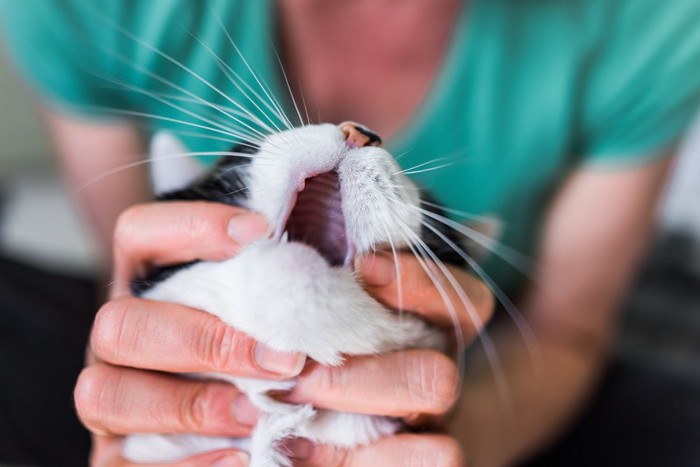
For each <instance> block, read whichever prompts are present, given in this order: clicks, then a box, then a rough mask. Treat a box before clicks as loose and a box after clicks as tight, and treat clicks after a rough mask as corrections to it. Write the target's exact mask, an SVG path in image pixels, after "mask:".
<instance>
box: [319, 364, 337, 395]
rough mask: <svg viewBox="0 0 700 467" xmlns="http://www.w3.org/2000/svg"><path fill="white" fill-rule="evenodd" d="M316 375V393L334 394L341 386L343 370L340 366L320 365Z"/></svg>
mask: <svg viewBox="0 0 700 467" xmlns="http://www.w3.org/2000/svg"><path fill="white" fill-rule="evenodd" d="M320 370H321V371H319V372H318V373H317V376H316V381H315V382H316V391H317V393H318V394H334V393H336V391H337V390H338V388H339V387H342V381H341V378H342V375H343V372H342V370H341V368H340V367H321V368H320Z"/></svg>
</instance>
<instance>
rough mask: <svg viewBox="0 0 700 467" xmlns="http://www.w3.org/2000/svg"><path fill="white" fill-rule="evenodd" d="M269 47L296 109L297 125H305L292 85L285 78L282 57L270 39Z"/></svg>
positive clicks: (285, 73)
mask: <svg viewBox="0 0 700 467" xmlns="http://www.w3.org/2000/svg"><path fill="white" fill-rule="evenodd" d="M270 47H272V50H273V52H274V53H275V57H276V58H277V63H278V64H279V67H280V71H281V72H282V77H284V83H285V84H286V86H287V91H288V92H289V99H290V100H291V101H292V104H293V105H294V110H296V113H297V117H298V118H299V125H302V126H303V125H306V123H304V119H303V118H302V117H301V112H300V111H299V106H298V105H297V101H296V99H295V98H294V93H293V92H292V87H291V86H290V84H289V78H287V72H286V71H285V70H284V65H282V59H281V58H280V55H279V53H277V49H276V48H275V46H274V44H273V43H272V41H270Z"/></svg>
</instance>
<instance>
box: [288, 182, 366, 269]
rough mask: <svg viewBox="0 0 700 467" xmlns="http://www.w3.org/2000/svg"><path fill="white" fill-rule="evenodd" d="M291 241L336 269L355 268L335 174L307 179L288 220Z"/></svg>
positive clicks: (338, 183) (338, 184)
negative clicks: (321, 256)
mask: <svg viewBox="0 0 700 467" xmlns="http://www.w3.org/2000/svg"><path fill="white" fill-rule="evenodd" d="M285 230H286V231H287V234H288V240H289V241H296V242H302V243H305V244H307V245H309V246H312V247H313V248H315V249H316V250H317V251H318V252H319V253H320V254H321V255H323V257H324V258H326V259H327V260H328V262H329V263H330V264H332V265H334V266H342V265H347V264H352V257H351V256H352V253H351V252H350V249H351V248H350V247H349V242H348V238H347V235H346V231H345V217H344V216H343V210H342V206H341V199H340V182H339V180H338V174H337V173H336V172H335V171H331V172H326V173H323V174H320V175H316V176H314V177H310V178H307V179H306V181H305V185H304V189H303V190H302V191H300V192H299V193H298V194H297V199H296V204H295V205H294V208H292V212H291V214H290V215H289V219H288V220H287V225H286V229H285Z"/></svg>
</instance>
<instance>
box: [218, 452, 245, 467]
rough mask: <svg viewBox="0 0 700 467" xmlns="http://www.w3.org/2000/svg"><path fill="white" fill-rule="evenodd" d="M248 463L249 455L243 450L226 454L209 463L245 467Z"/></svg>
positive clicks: (229, 466)
mask: <svg viewBox="0 0 700 467" xmlns="http://www.w3.org/2000/svg"><path fill="white" fill-rule="evenodd" d="M247 465H250V456H249V455H248V454H246V453H245V452H237V453H235V454H226V455H225V456H222V457H219V458H218V459H216V460H215V461H214V462H212V463H211V467H245V466H247Z"/></svg>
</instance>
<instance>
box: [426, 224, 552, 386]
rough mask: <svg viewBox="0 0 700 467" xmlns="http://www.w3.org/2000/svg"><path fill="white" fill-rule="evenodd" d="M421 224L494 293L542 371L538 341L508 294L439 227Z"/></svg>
mask: <svg viewBox="0 0 700 467" xmlns="http://www.w3.org/2000/svg"><path fill="white" fill-rule="evenodd" d="M422 225H423V226H424V227H426V228H427V229H429V230H430V231H431V232H433V233H434V234H435V235H437V236H438V237H439V238H440V239H441V240H442V241H443V242H445V244H446V245H447V246H449V247H450V248H451V249H452V250H453V251H454V252H455V253H457V255H459V257H460V258H462V259H463V260H464V261H465V262H466V263H467V264H468V265H469V267H471V268H472V269H473V270H474V272H475V273H476V274H477V276H478V277H479V278H480V279H481V280H482V281H484V283H485V284H486V285H487V286H488V288H489V289H490V290H491V292H492V293H493V294H494V296H495V297H496V299H497V300H498V301H499V302H500V303H501V304H502V305H503V307H504V308H505V309H506V311H507V313H508V315H509V316H510V318H511V319H512V320H513V322H514V323H515V326H516V327H517V328H518V332H520V335H521V336H522V337H523V340H524V341H525V345H526V347H527V350H528V353H529V354H530V359H531V360H532V362H533V366H534V368H535V371H536V373H537V374H541V372H542V351H541V349H540V345H539V341H538V340H537V336H536V335H535V333H534V331H533V330H532V328H531V327H530V325H529V324H528V322H527V320H526V319H525V317H524V316H523V314H522V313H521V312H520V311H519V310H518V308H517V307H516V306H515V304H514V303H513V302H512V301H511V300H510V299H509V298H508V296H507V295H506V294H505V293H504V292H503V290H502V289H501V288H500V287H498V285H497V284H496V283H495V282H494V280H493V279H491V277H490V276H489V275H488V274H487V273H486V271H485V270H484V269H483V268H482V267H481V266H479V263H477V262H476V261H475V260H474V258H472V257H471V256H469V255H468V254H467V253H466V252H465V251H464V250H463V249H461V248H460V247H459V246H458V245H456V244H455V243H454V242H453V241H452V240H450V239H449V238H448V237H447V236H446V235H445V234H444V233H442V232H440V230H439V229H437V228H436V227H434V226H433V225H431V224H430V223H429V222H426V221H423V222H422Z"/></svg>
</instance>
